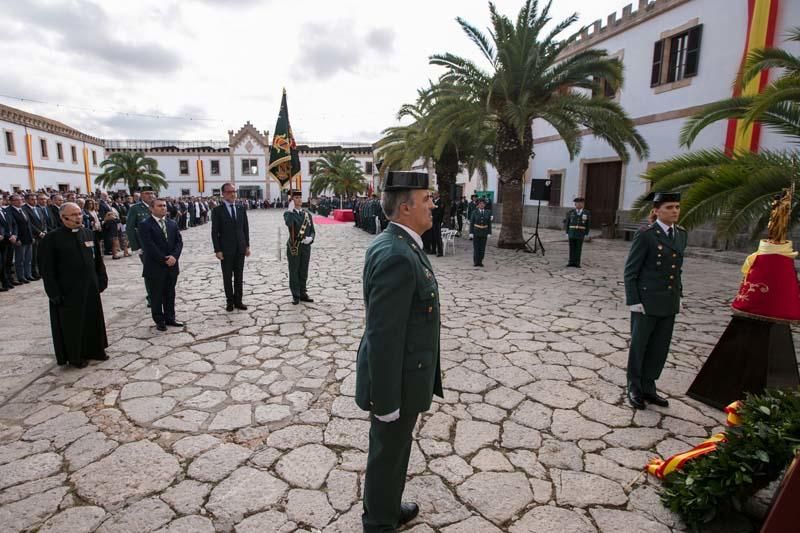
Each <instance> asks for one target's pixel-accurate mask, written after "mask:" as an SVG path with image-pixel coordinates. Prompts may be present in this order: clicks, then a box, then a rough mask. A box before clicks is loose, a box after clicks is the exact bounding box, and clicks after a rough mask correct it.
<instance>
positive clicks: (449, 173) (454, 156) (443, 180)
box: [433, 145, 458, 227]
mask: <svg viewBox="0 0 800 533" xmlns="http://www.w3.org/2000/svg"><path fill="white" fill-rule="evenodd" d="M433 166H434V168H435V169H436V182H437V184H438V187H439V197H440V199H441V203H442V210H443V211H442V213H443V217H442V222H443V224H444V225H445V226H446V227H450V211H451V209H452V205H453V198H452V197H451V196H450V193H451V191H452V190H453V185H454V184H455V182H456V176H458V153H457V152H456V150H455V148H452V147H450V146H449V145H448V146H447V147H445V149H444V150H443V151H442V155H441V156H440V157H439V159H434V161H433Z"/></svg>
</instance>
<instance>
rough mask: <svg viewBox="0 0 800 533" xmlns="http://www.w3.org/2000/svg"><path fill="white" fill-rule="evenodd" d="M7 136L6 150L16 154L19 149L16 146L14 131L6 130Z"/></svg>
mask: <svg viewBox="0 0 800 533" xmlns="http://www.w3.org/2000/svg"><path fill="white" fill-rule="evenodd" d="M5 138H6V152H8V153H9V154H16V153H17V149H16V147H15V146H14V132H13V131H6V132H5Z"/></svg>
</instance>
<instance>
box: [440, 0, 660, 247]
mask: <svg viewBox="0 0 800 533" xmlns="http://www.w3.org/2000/svg"><path fill="white" fill-rule="evenodd" d="M551 4H552V0H550V1H549V2H547V4H546V5H545V6H544V7H543V8H542V9H541V12H540V11H539V2H538V1H537V0H526V2H525V4H524V5H523V7H522V9H521V10H520V12H519V15H518V16H517V20H516V23H514V22H512V21H511V20H510V19H509V18H508V17H506V16H503V15H500V14H499V13H497V10H496V8H495V6H494V4H492V3H489V12H490V14H491V23H492V25H491V32H490V35H489V37H487V36H486V35H484V34H483V33H481V32H480V31H479V30H478V29H477V28H475V27H474V26H472V25H470V24H469V23H468V22H466V21H464V20H463V19H461V18H458V19H457V21H458V23H459V24H460V25H461V28H462V29H463V30H464V32H465V33H466V34H467V36H468V37H469V38H470V40H471V41H472V42H473V43H474V44H475V45H476V46H477V47H478V49H479V50H480V52H481V54H482V56H483V61H484V63H485V64H487V65H488V68H487V69H483V68H481V67H480V66H479V65H478V64H477V63H475V62H473V61H472V60H470V59H466V58H462V57H459V56H456V55H453V54H449V53H446V54H441V55H434V56H432V57H431V58H430V63H431V64H433V65H439V66H442V67H445V68H446V69H447V71H446V73H445V74H444V75H443V76H442V77H441V81H442V82H443V83H441V84H440V87H441V91H439V92H438V93H437V95H436V96H437V98H438V99H439V100H440V105H441V108H440V110H439V111H438V112H437V119H436V121H437V123H438V124H439V125H440V126H441V127H451V128H456V129H459V128H463V127H469V126H474V125H481V126H482V127H483V126H486V127H490V128H491V129H492V130H493V131H494V133H495V135H494V138H493V146H492V150H493V160H494V161H495V163H496V166H497V170H498V173H499V179H500V181H501V182H502V186H503V218H502V224H503V225H502V230H501V232H500V237H499V239H498V245H499V246H501V247H506V248H520V247H522V246H523V243H524V237H523V235H522V203H523V200H522V193H523V191H522V188H523V178H524V175H525V172H526V170H527V169H528V166H529V165H530V162H531V158H532V157H534V154H533V130H532V124H533V121H534V119H537V118H540V119H543V120H544V121H546V122H548V123H549V124H551V125H552V126H553V127H554V128H555V129H556V131H557V132H558V133H559V135H560V136H561V138H562V139H563V141H564V143H565V144H566V147H567V150H568V152H569V155H570V158H574V157H575V155H577V154H578V153H579V152H580V148H581V133H582V132H581V128H582V127H588V128H590V129H591V130H592V133H593V134H594V135H595V136H596V137H599V138H600V139H603V140H604V141H606V142H607V143H608V144H609V145H610V146H611V147H612V148H613V149H614V151H615V152H616V153H617V154H618V155H619V157H620V159H622V160H623V161H628V160H629V158H630V154H629V151H628V148H629V147H630V148H631V149H632V150H633V151H634V152H635V154H636V155H637V156H638V157H640V158H644V157H646V156H647V153H648V148H647V143H646V142H645V140H644V138H643V137H642V136H641V135H639V133H638V132H637V131H636V129H635V127H634V124H633V122H632V121H631V119H630V118H629V117H628V116H627V115H626V113H625V112H624V111H623V109H622V108H621V107H620V106H619V104H617V103H615V102H613V101H611V100H609V99H607V98H593V97H592V96H591V94H588V93H589V92H590V91H591V90H592V89H599V88H600V83H601V82H602V81H603V80H604V81H605V83H606V84H607V85H608V86H610V87H613V88H617V87H619V86H620V85H621V84H622V78H623V76H622V64H621V63H620V61H618V60H616V59H610V58H609V57H608V55H607V53H606V52H605V51H604V50H584V51H581V52H577V53H575V54H573V55H569V56H567V57H563V56H562V53H564V52H565V51H566V49H567V47H568V46H569V45H570V44H571V43H572V42H573V39H574V37H573V38H570V39H566V40H560V39H559V35H561V34H562V33H563V32H564V31H565V30H566V29H567V28H569V27H570V26H572V25H573V24H574V23H575V22H576V21H577V19H578V17H577V15H576V14H573V15H572V16H570V17H568V18H567V19H565V20H564V21H562V22H561V23H559V24H557V25H556V26H555V27H554V28H553V29H552V30H551V31H550V32H548V33H546V34H543V32H544V28H545V26H547V25H548V24H549V23H550V21H551V17H550V14H549V13H550V6H551Z"/></svg>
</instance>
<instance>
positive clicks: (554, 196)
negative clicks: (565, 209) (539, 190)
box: [547, 174, 563, 206]
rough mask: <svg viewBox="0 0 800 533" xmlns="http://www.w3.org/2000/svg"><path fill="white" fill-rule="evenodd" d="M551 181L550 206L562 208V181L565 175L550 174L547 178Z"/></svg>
mask: <svg viewBox="0 0 800 533" xmlns="http://www.w3.org/2000/svg"><path fill="white" fill-rule="evenodd" d="M547 178H548V179H549V180H550V199H549V200H548V205H550V206H560V205H561V180H562V178H563V174H550V175H549V176H548V177H547Z"/></svg>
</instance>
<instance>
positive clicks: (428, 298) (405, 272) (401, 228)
mask: <svg viewBox="0 0 800 533" xmlns="http://www.w3.org/2000/svg"><path fill="white" fill-rule="evenodd" d="M381 203H382V206H383V210H384V211H385V213H386V216H387V218H388V219H389V220H390V223H389V225H388V226H387V228H386V231H384V232H383V233H381V234H380V235H379V236H378V237H376V238H375V240H374V241H373V242H372V244H371V245H370V247H369V248H368V249H367V253H366V257H365V261H364V272H363V277H362V280H363V286H364V307H365V309H366V326H365V329H364V335H363V336H362V338H361V345H360V346H359V349H358V359H357V362H356V368H357V370H356V403H357V404H358V406H359V407H360V408H361V409H364V410H365V411H369V412H370V414H371V416H370V430H369V454H368V456H367V472H366V478H365V482H364V513H363V514H362V524H363V526H364V531H365V532H376V531H394V530H395V529H396V528H397V527H399V526H401V525H403V524H405V523H406V522H408V521H409V520H412V519H413V518H414V517H415V516H417V514H418V513H419V507H418V506H417V505H416V504H414V503H402V496H403V489H404V488H405V480H406V470H407V468H408V459H409V456H410V453H411V440H412V431H413V430H414V425H415V424H416V422H417V417H418V416H419V413H421V412H423V411H427V410H428V409H429V408H430V406H431V401H432V400H433V395H434V394H436V395H437V396H440V397H441V396H443V391H442V378H441V366H440V362H439V337H440V317H439V288H438V284H437V282H436V277H435V276H434V274H433V269H432V267H431V264H430V262H429V261H428V258H427V256H426V255H425V252H424V251H423V249H422V239H421V237H420V235H421V234H422V233H424V232H425V230H427V229H428V228H430V227H431V224H432V217H431V209H432V208H433V203H432V202H431V198H430V194H429V192H428V175H427V174H425V173H423V172H389V173H388V175H387V177H386V185H385V187H384V192H383V198H382V202H381Z"/></svg>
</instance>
